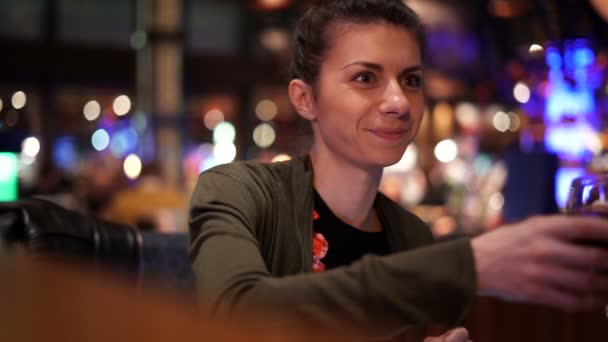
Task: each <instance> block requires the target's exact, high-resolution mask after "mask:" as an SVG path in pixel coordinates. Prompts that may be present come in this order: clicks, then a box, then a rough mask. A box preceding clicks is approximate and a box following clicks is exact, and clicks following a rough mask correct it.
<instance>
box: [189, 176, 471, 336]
mask: <svg viewBox="0 0 608 342" xmlns="http://www.w3.org/2000/svg"><path fill="white" fill-rule="evenodd" d="M259 191H260V189H257V188H254V186H252V185H251V184H249V182H242V181H240V180H239V179H238V178H236V177H235V176H233V175H229V174H224V173H222V172H214V171H207V172H206V173H204V174H203V175H202V176H201V177H200V179H199V183H198V184H197V188H196V190H195V192H194V195H193V198H192V202H191V210H190V222H189V223H190V233H191V258H192V264H193V271H194V273H195V277H196V281H197V288H198V291H199V293H200V294H201V297H202V299H203V300H204V301H206V304H207V305H208V307H209V308H211V309H212V311H213V312H215V313H224V314H225V313H228V314H232V313H236V312H239V311H241V310H245V311H247V310H256V311H257V312H259V311H260V310H263V311H264V313H278V314H279V315H278V316H277V317H281V318H282V319H285V320H289V319H291V320H295V321H299V322H302V323H304V322H308V323H312V324H315V325H316V326H318V327H321V328H323V329H328V330H333V331H345V330H346V331H352V329H353V328H357V329H359V330H361V331H364V332H365V333H366V334H369V335H370V336H386V335H388V334H391V333H393V332H396V331H398V330H399V329H401V328H403V327H404V326H406V325H408V324H415V323H421V322H429V321H433V322H436V323H442V324H448V325H452V324H456V323H458V322H459V321H460V320H461V319H462V318H463V315H464V313H465V312H466V310H467V308H468V306H469V304H470V303H471V301H472V299H473V297H474V295H475V291H476V289H475V284H476V274H475V268H474V261H473V256H472V251H471V247H470V242H469V240H468V239H462V240H456V241H451V242H445V243H439V244H435V245H431V246H428V247H422V248H417V249H414V250H411V251H406V252H400V253H396V254H392V255H389V256H383V257H377V256H366V257H364V258H362V259H361V260H360V261H358V262H356V263H354V264H352V265H351V266H348V267H339V268H336V269H333V270H329V271H326V272H323V273H304V274H298V275H292V276H285V277H273V276H272V275H271V274H270V272H269V270H268V268H267V267H266V265H265V262H264V259H263V257H262V252H261V251H260V248H259V244H258V242H257V239H256V233H255V232H256V229H255V227H256V225H258V224H263V223H264V222H263V212H264V211H263V206H264V205H265V204H264V201H263V196H260V195H259ZM345 328H347V329H345Z"/></svg>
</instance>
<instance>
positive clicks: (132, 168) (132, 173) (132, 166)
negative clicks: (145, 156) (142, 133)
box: [123, 154, 142, 179]
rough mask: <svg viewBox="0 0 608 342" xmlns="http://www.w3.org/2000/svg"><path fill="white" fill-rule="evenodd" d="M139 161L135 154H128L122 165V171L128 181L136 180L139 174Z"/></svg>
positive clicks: (140, 167)
mask: <svg viewBox="0 0 608 342" xmlns="http://www.w3.org/2000/svg"><path fill="white" fill-rule="evenodd" d="M141 169H142V166H141V159H139V157H138V156H137V155H135V154H129V155H128V156H127V158H125V161H124V163H123V170H124V171H125V175H126V176H127V177H128V178H129V179H137V177H139V175H140V174H141Z"/></svg>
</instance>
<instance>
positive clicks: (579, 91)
mask: <svg viewBox="0 0 608 342" xmlns="http://www.w3.org/2000/svg"><path fill="white" fill-rule="evenodd" d="M565 46H566V48H565V52H564V60H563V62H564V64H565V65H564V67H565V70H561V65H562V58H561V56H560V54H559V52H558V50H557V49H556V48H555V47H550V48H548V49H547V55H546V59H547V65H548V66H549V68H550V70H549V82H550V84H549V85H550V86H549V89H551V90H550V92H549V94H548V96H547V99H546V101H545V121H546V122H547V124H548V125H547V132H546V135H545V138H546V142H547V148H548V149H549V150H550V151H553V152H556V153H558V154H560V155H561V156H563V157H567V158H569V159H570V158H574V159H577V158H582V157H583V156H584V154H585V153H586V147H585V144H584V141H583V136H584V134H583V133H584V132H588V131H589V129H590V128H592V127H593V126H592V125H593V124H595V120H594V118H593V114H594V112H595V99H594V97H593V91H594V90H593V85H592V84H591V83H589V70H588V69H587V66H588V65H589V64H591V63H593V59H594V58H595V57H594V55H593V51H591V49H590V48H589V47H588V45H587V42H586V41H584V40H576V41H573V42H569V43H566V44H565ZM564 74H566V75H573V76H574V79H575V81H576V84H575V86H572V85H570V84H569V83H566V82H565V80H564ZM566 118H568V119H575V120H576V122H575V123H574V124H564V121H565V120H564V119H566Z"/></svg>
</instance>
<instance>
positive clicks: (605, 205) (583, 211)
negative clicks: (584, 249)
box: [566, 173, 608, 318]
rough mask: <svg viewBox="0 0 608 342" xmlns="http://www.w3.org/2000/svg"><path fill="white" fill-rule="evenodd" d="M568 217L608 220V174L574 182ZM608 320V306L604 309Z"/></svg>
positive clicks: (603, 243)
mask: <svg viewBox="0 0 608 342" xmlns="http://www.w3.org/2000/svg"><path fill="white" fill-rule="evenodd" d="M566 213H567V214H568V215H585V216H596V217H602V218H606V219H608V173H603V174H587V175H584V176H581V177H578V178H575V179H574V180H573V181H572V185H571V186H570V192H569V194H568V201H567V203H566ZM579 242H580V243H582V244H586V245H592V246H596V247H602V248H608V241H589V240H584V241H579ZM604 314H605V315H606V317H607V318H608V305H606V306H605V307H604Z"/></svg>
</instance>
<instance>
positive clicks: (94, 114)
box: [82, 100, 101, 121]
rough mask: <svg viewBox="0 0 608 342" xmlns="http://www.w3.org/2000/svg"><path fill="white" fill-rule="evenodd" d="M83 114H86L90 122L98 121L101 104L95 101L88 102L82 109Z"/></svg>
mask: <svg viewBox="0 0 608 342" xmlns="http://www.w3.org/2000/svg"><path fill="white" fill-rule="evenodd" d="M82 114H84V117H85V119H87V120H89V121H93V120H95V119H97V118H98V117H99V115H100V114H101V106H100V105H99V102H97V101H95V100H93V101H89V102H87V103H86V104H85V105H84V108H83V109H82Z"/></svg>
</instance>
